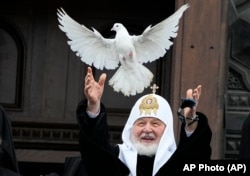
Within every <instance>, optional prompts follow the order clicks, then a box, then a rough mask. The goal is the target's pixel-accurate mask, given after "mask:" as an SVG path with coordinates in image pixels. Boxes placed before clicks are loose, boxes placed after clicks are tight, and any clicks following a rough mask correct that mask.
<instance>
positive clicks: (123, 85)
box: [109, 63, 154, 96]
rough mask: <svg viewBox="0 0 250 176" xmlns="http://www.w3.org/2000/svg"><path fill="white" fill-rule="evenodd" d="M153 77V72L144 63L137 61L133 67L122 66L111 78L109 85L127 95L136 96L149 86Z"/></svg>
mask: <svg viewBox="0 0 250 176" xmlns="http://www.w3.org/2000/svg"><path fill="white" fill-rule="evenodd" d="M153 77H154V75H153V74H152V72H151V71H150V70H149V69H148V68H146V67H145V66H143V65H142V64H139V63H137V65H136V66H135V67H134V68H133V69H127V68H125V67H123V66H120V67H119V69H118V70H117V71H116V72H115V74H114V75H113V77H112V78H111V79H110V80H109V85H111V86H112V87H113V89H114V91H116V92H122V93H123V94H124V95H125V96H134V95H136V94H138V93H142V92H143V90H144V89H145V88H147V87H149V86H150V83H151V82H152V80H153Z"/></svg>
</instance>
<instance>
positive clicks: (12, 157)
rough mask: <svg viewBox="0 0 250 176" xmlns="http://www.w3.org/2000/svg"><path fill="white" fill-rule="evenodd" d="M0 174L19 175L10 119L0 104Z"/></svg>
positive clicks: (3, 175)
mask: <svg viewBox="0 0 250 176" xmlns="http://www.w3.org/2000/svg"><path fill="white" fill-rule="evenodd" d="M0 129H1V130H0V137H1V140H2V141H1V144H0V146H1V147H0V176H19V175H20V174H19V167H18V162H17V159H16V154H15V148H14V143H13V138H12V127H11V121H10V119H8V117H7V115H6V113H5V110H4V109H3V107H2V106H0Z"/></svg>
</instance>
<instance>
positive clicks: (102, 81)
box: [98, 73, 107, 86]
mask: <svg viewBox="0 0 250 176" xmlns="http://www.w3.org/2000/svg"><path fill="white" fill-rule="evenodd" d="M106 77H107V75H106V74H105V73H103V74H101V76H100V78H99V81H98V84H99V85H100V86H103V85H104V83H105V80H106Z"/></svg>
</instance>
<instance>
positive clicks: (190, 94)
mask: <svg viewBox="0 0 250 176" xmlns="http://www.w3.org/2000/svg"><path fill="white" fill-rule="evenodd" d="M186 98H193V90H192V89H188V90H187V94H186Z"/></svg>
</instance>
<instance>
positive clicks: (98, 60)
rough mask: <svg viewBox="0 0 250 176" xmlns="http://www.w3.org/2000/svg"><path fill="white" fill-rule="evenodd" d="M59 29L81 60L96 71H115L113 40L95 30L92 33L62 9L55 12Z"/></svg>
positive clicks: (116, 62)
mask: <svg viewBox="0 0 250 176" xmlns="http://www.w3.org/2000/svg"><path fill="white" fill-rule="evenodd" d="M57 15H58V21H59V23H60V25H59V28H60V29H61V30H62V31H63V32H65V33H66V35H67V37H68V38H69V39H70V41H68V44H69V45H70V47H71V49H72V50H73V51H74V52H76V54H77V56H79V57H80V58H81V60H82V61H83V62H84V63H86V64H88V65H90V66H91V65H93V66H94V67H96V68H97V69H103V68H106V69H115V68H117V67H118V66H119V58H118V55H117V53H116V49H115V43H114V39H107V38H104V37H103V36H102V35H101V34H100V33H99V32H98V31H97V30H95V29H94V28H93V31H92V30H90V29H88V28H87V27H86V26H84V25H80V24H79V23H77V22H76V21H75V20H73V19H72V18H71V17H70V16H69V15H68V14H67V13H66V12H65V11H64V10H63V9H62V8H61V9H60V10H59V9H58V12H57Z"/></svg>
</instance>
